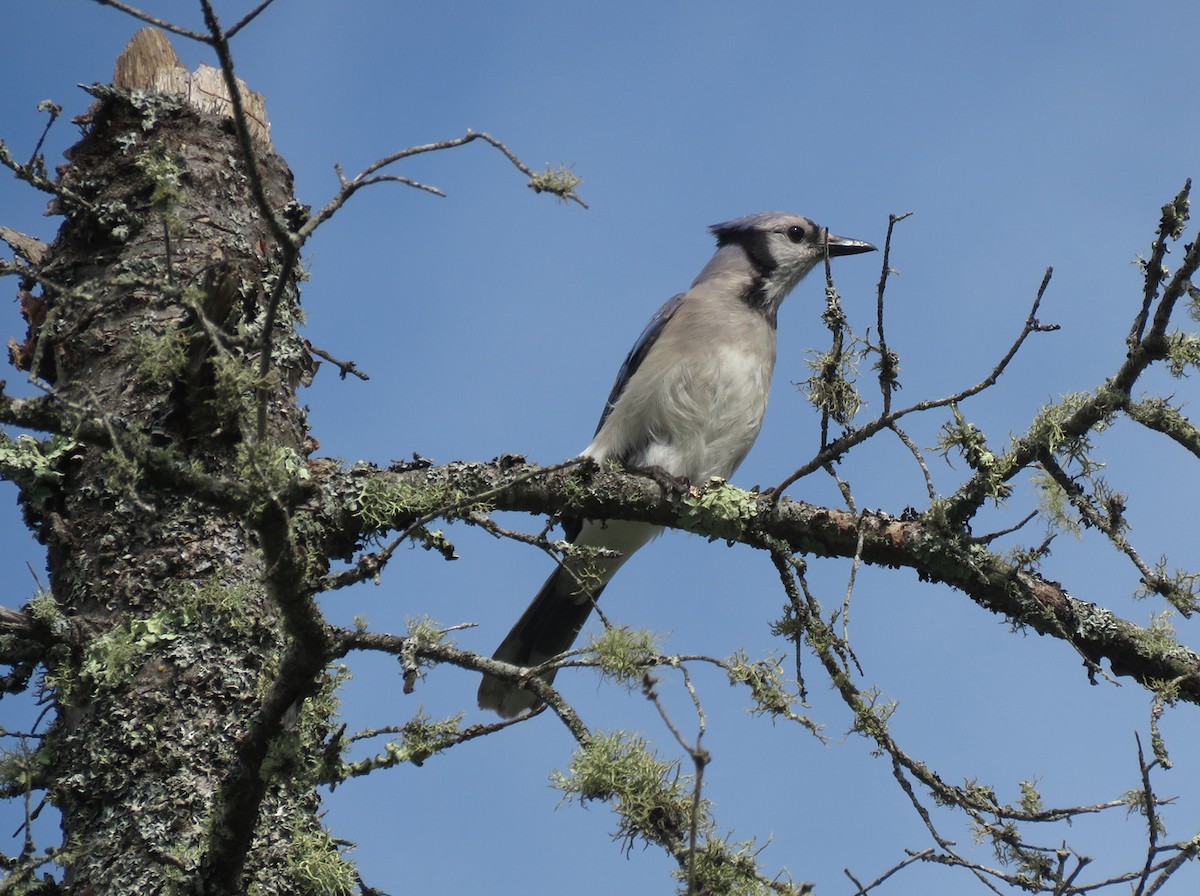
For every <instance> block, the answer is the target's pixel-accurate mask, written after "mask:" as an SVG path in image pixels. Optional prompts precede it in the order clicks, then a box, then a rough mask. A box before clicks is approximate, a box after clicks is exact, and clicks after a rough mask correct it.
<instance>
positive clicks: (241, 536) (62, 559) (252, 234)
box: [14, 31, 344, 894]
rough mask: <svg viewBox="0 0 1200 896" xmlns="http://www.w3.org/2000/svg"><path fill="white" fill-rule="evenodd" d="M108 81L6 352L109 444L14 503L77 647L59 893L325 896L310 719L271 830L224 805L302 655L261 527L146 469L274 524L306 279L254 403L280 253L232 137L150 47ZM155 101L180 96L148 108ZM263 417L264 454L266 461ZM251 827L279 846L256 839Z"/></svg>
mask: <svg viewBox="0 0 1200 896" xmlns="http://www.w3.org/2000/svg"><path fill="white" fill-rule="evenodd" d="M164 47H165V50H164ZM164 71H166V72H169V73H171V75H172V77H171V78H169V79H166V80H164V79H163V78H162V77H160V75H161V74H162V72H164ZM210 71H212V70H210ZM117 80H118V81H119V82H120V83H121V86H120V87H112V88H104V89H97V90H95V91H94V92H95V93H96V95H97V102H96V103H95V104H94V106H93V108H92V109H91V110H90V111H89V113H88V115H87V116H86V135H85V136H84V138H83V139H82V140H81V141H80V142H79V143H78V144H77V145H76V146H75V147H74V148H73V149H72V150H71V151H70V153H69V156H68V158H69V164H68V165H66V166H65V167H64V168H63V169H62V170H61V171H60V181H59V191H58V198H57V199H56V200H55V203H54V210H55V211H57V212H59V213H61V214H63V215H64V216H65V218H66V220H65V222H64V223H63V225H62V228H61V230H60V232H59V234H58V237H57V239H56V240H55V241H54V243H53V245H52V246H51V247H50V248H49V251H48V253H47V254H46V257H45V258H44V260H43V261H42V263H41V264H40V266H39V268H38V275H37V277H36V279H37V280H38V281H40V283H41V285H42V287H43V290H42V293H41V295H40V296H39V297H38V299H37V300H36V303H35V304H36V313H28V317H29V321H30V332H29V335H28V339H27V341H26V343H25V345H23V346H18V347H16V348H17V351H15V352H14V357H15V359H16V360H17V361H18V363H20V362H22V361H24V363H25V364H26V366H27V367H30V368H32V369H34V370H36V372H37V373H38V375H40V377H41V378H42V379H43V380H44V381H45V382H46V383H47V384H49V385H51V386H52V387H53V394H54V401H53V405H54V409H55V411H56V412H57V413H58V414H59V415H60V420H61V426H60V429H61V430H63V431H65V432H68V433H69V432H72V431H74V432H77V433H78V432H81V431H90V432H92V433H93V434H98V433H105V434H107V439H101V440H99V441H104V442H107V444H98V443H97V440H92V441H91V442H86V441H72V442H69V443H67V442H65V441H64V442H63V444H64V445H66V448H65V450H62V451H60V452H57V453H56V454H54V456H53V470H54V474H55V476H56V477H58V480H57V482H55V483H54V485H53V487H48V485H47V480H46V477H45V476H43V477H42V482H41V487H39V488H30V487H26V488H25V489H23V493H22V500H23V503H24V508H25V511H26V514H27V517H28V519H29V521H30V522H31V524H32V525H33V526H34V527H35V530H36V532H37V534H38V537H39V538H40V539H41V540H42V541H43V542H44V543H45V544H46V546H47V549H48V555H49V569H50V583H51V588H52V592H53V597H54V601H55V604H56V612H57V613H58V615H59V622H60V624H61V625H62V627H63V628H64V629H65V630H69V631H70V632H71V633H72V637H71V638H70V639H68V643H66V644H64V645H62V646H61V647H60V648H59V649H58V650H56V651H55V652H54V653H53V655H52V658H51V660H50V662H49V665H48V679H47V680H48V682H49V683H50V684H51V685H52V686H53V690H54V695H55V698H56V703H57V706H58V709H59V717H58V721H57V723H56V725H55V727H54V729H53V731H52V732H51V735H50V737H49V740H48V743H47V747H48V753H47V755H50V756H52V757H53V767H52V768H51V769H49V770H48V771H49V773H48V774H47V776H46V778H47V783H48V785H49V790H48V793H49V796H50V799H51V800H52V802H53V803H54V804H55V805H56V806H57V807H58V808H59V809H60V810H61V812H62V818H63V828H64V834H65V844H64V852H63V853H62V855H61V858H62V864H63V865H64V866H65V868H66V869H67V876H66V880H65V881H64V886H63V890H64V892H68V893H89V894H99V893H164V892H185V891H193V890H196V891H204V890H210V891H220V890H222V889H226V888H227V889H230V890H234V889H236V890H238V891H241V890H244V889H246V888H247V887H248V886H250V885H251V883H253V885H254V886H256V887H257V890H256V892H262V893H303V892H318V891H320V892H329V891H331V890H336V889H337V887H330V886H328V881H320V880H313V879H312V878H313V877H314V875H313V874H312V872H311V869H312V868H313V867H321V863H320V862H317V863H314V862H313V861H312V856H311V853H314V852H315V853H318V854H320V853H324V854H325V856H324V859H323V862H324V866H325V867H326V870H330V869H332V871H333V872H334V876H335V877H336V874H337V873H338V870H337V869H338V865H339V864H340V862H339V860H337V858H336V850H335V848H334V847H333V845H332V844H331V843H330V842H329V840H328V838H327V837H325V835H324V834H323V833H322V832H321V830H320V828H319V825H318V823H317V822H316V816H315V809H316V802H317V797H316V795H315V791H314V788H313V781H314V774H315V769H314V768H313V767H312V763H311V762H309V761H306V760H302V759H296V757H298V756H302V755H308V756H312V755H317V754H316V753H315V751H312V750H304V749H303V744H302V742H307V744H308V745H309V746H311V745H312V743H313V742H314V741H316V740H319V739H320V737H321V735H322V733H323V732H322V729H321V724H320V718H319V716H320V713H319V711H318V712H317V713H316V714H313V713H312V712H309V711H304V712H295V710H296V709H297V708H298V707H292V710H293V711H292V717H290V718H289V720H288V721H289V722H290V727H289V729H288V730H287V731H285V732H283V735H282V736H280V737H276V738H275V739H274V741H273V745H274V748H275V750H276V753H277V755H275V756H273V759H274V760H275V762H276V763H277V767H276V771H279V773H277V774H275V775H273V776H272V779H271V784H270V785H269V786H265V787H263V793H262V794H261V800H262V803H261V805H254V804H251V805H245V804H244V803H239V802H238V799H237V797H238V794H236V793H235V792H234V791H235V790H236V789H237V782H236V781H235V780H234V779H235V778H236V776H237V774H239V773H240V774H242V775H243V776H244V774H245V771H246V769H245V766H244V765H243V764H242V763H240V762H239V760H238V756H239V751H240V750H243V749H244V748H245V744H246V743H247V742H248V741H249V740H252V739H253V738H252V736H251V732H252V731H253V729H254V727H255V726H256V725H259V724H261V721H262V719H261V715H262V706H263V703H264V695H265V694H266V693H267V692H268V689H269V688H270V687H271V685H272V684H273V683H274V681H275V679H276V675H277V672H278V670H279V667H280V665H281V663H282V662H283V660H284V652H285V647H286V645H287V643H288V641H289V633H288V632H287V629H286V627H284V626H281V624H280V616H281V611H280V606H279V601H278V600H277V599H275V596H274V595H272V594H271V593H270V591H271V586H270V582H271V578H270V576H268V575H266V574H265V573H267V570H266V569H265V563H266V561H265V560H264V553H263V551H262V550H261V535H262V526H259V525H255V522H254V518H253V517H252V516H250V515H248V514H244V513H228V512H222V511H220V510H215V509H214V508H213V506H212V505H211V504H210V503H208V502H206V501H204V500H202V499H199V498H196V497H193V496H191V495H189V490H188V489H186V488H178V487H173V485H175V486H177V485H178V483H174V484H172V483H171V482H170V481H169V479H170V477H167V478H166V479H165V480H164V479H163V478H162V477H160V478H159V480H158V482H157V483H155V481H154V478H153V477H148V476H146V475H145V472H146V470H145V466H146V460H145V457H146V456H148V455H149V454H153V456H155V457H158V458H159V459H160V461H162V464H161V465H162V466H163V467H171V466H172V465H173V466H174V467H175V468H177V469H180V470H187V471H189V473H191V474H192V475H194V476H197V477H227V478H230V479H236V480H241V481H243V482H249V483H250V485H249V486H248V487H247V493H250V494H253V493H255V492H256V491H257V492H258V493H259V495H260V496H262V499H263V500H264V501H268V502H269V500H270V496H271V495H272V493H273V492H272V484H271V483H270V482H269V480H270V478H271V476H272V474H273V473H275V472H277V471H278V469H279V468H280V465H281V464H282V463H284V462H286V461H287V460H288V459H291V460H292V461H293V464H292V465H293V467H296V466H301V465H302V464H303V457H304V455H305V454H306V453H307V443H306V441H305V440H306V423H305V418H304V414H303V412H302V410H301V409H300V408H299V406H298V405H297V403H296V398H295V390H296V387H297V385H298V383H299V382H300V381H301V380H302V378H304V377H305V376H306V375H307V373H308V371H309V368H310V360H309V358H308V356H307V354H306V352H305V351H304V349H303V344H302V342H301V341H300V340H299V338H298V337H297V335H296V332H295V328H294V324H295V321H296V319H297V315H298V313H299V311H298V305H297V301H298V292H297V290H296V288H295V272H294V271H292V272H289V273H287V274H286V276H288V278H289V280H288V282H287V283H286V284H285V288H284V289H283V291H282V294H281V296H282V301H281V302H280V303H279V306H278V309H277V312H276V314H275V320H274V333H273V334H272V338H271V351H272V353H273V357H272V365H271V369H272V371H273V373H272V375H271V378H270V381H269V382H267V383H265V384H264V383H262V382H260V381H259V380H258V379H257V377H256V369H257V366H256V365H257V357H258V353H259V352H261V350H262V345H263V338H262V336H263V333H262V329H263V326H264V320H265V319H266V306H267V303H268V301H269V297H270V296H271V295H272V293H273V288H274V285H275V282H276V281H277V279H278V277H279V276H281V251H280V248H279V246H278V244H277V241H276V240H275V239H273V238H272V234H271V232H270V228H269V226H268V223H267V221H266V220H265V219H264V216H263V215H262V214H260V213H259V211H258V210H257V207H256V204H255V201H254V199H253V197H252V195H251V190H250V181H249V177H248V173H247V168H246V163H245V160H244V158H243V157H242V155H241V153H240V152H239V149H238V145H237V141H236V140H235V138H234V135H233V129H232V127H231V126H230V121H229V119H228V116H227V114H223V113H222V111H221V109H220V103H216V104H214V102H213V101H212V92H213V91H212V90H211V89H209V90H206V91H204V95H205V97H206V105H205V107H204V108H197V106H196V104H194V103H192V102H190V101H189V96H190V91H189V89H188V85H189V84H192V83H193V80H192V79H190V78H189V77H188V76H187V73H186V72H185V71H183V69H182V67H181V66H179V64H178V60H177V59H176V58H175V57H174V53H173V52H172V51H171V50H170V47H169V44H166V41H165V38H162V37H161V35H160V34H158V33H157V32H153V31H146V32H143V33H142V35H139V38H137V39H135V41H134V42H133V43H131V45H130V48H129V49H128V50H127V51H126V54H125V55H124V56H123V58H122V61H121V63H120V64H119V65H118V79H117ZM207 83H209V84H213V83H217V84H219V73H218V80H217V82H213V81H212V80H211V78H210V79H209V81H208V82H207ZM181 85H182V87H181ZM156 86H157V87H160V88H161V87H166V88H167V89H170V90H172V91H174V92H172V93H155V92H153V91H149V90H144V88H152V87H156ZM226 112H227V110H226ZM259 138H260V139H259V141H258V142H257V144H256V152H257V154H258V158H257V161H258V167H259V171H260V172H261V176H262V185H263V187H264V190H265V193H266V195H267V197H268V199H269V202H270V204H271V206H272V208H274V209H275V210H276V211H277V212H278V213H280V214H281V215H287V214H289V213H296V212H299V208H298V206H297V205H296V203H295V200H294V199H293V197H292V178H291V173H290V171H289V170H288V168H287V166H286V165H285V164H284V162H283V161H282V160H281V159H280V158H279V157H278V156H276V155H275V154H274V152H273V150H272V149H271V147H270V145H269V143H266V142H262V141H263V140H264V139H265V131H264V132H260V134H259ZM260 398H266V400H267V420H268V428H267V434H268V438H267V439H266V440H264V441H263V442H261V443H258V442H256V441H255V428H254V417H255V411H256V408H257V402H258V401H259V400H260ZM304 684H307V685H308V687H307V690H308V692H310V693H312V692H315V691H316V690H317V689H319V681H318V680H317V679H316V678H311V680H310V681H309V682H307V683H304ZM314 720H315V721H314ZM289 745H291V746H296V747H298V749H297V750H295V751H294V752H293V751H289V749H288V747H289ZM263 749H265V746H264V747H263ZM289 766H290V767H289ZM280 768H282V771H280ZM256 770H257V769H256ZM255 777H256V778H260V777H261V776H257V775H256V776H255ZM241 783H242V784H244V782H241ZM230 805H237V806H240V810H239V812H237V813H230V812H229V811H228V807H229V806H230ZM262 814H265V815H267V816H268V817H270V818H271V819H272V823H271V824H270V825H269V826H265V825H258V824H256V822H257V819H258V818H259V817H261V815H262ZM239 816H240V817H239ZM247 816H248V817H247ZM239 828H241V829H244V830H243V836H245V835H246V834H248V833H249V832H253V843H252V846H251V847H250V849H249V851H248V853H247V854H245V856H244V867H243V856H240V855H237V854H236V850H228V849H226V850H214V849H213V844H214V843H215V842H218V841H221V840H222V839H225V840H228V839H229V838H230V837H235V838H236V836H237V833H238V832H237V829H239ZM343 871H344V869H343ZM317 876H319V875H317Z"/></svg>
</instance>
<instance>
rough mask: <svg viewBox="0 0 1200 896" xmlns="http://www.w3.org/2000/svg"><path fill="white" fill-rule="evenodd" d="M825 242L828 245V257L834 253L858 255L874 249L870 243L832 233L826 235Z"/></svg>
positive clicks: (834, 254) (831, 256)
mask: <svg viewBox="0 0 1200 896" xmlns="http://www.w3.org/2000/svg"><path fill="white" fill-rule="evenodd" d="M826 244H827V245H828V246H829V257H830V258H833V257H834V256H836V255H858V254H859V253H860V252H874V251H875V247H874V246H872V245H871V244H870V243H865V242H863V241H862V240H852V239H849V238H848V237H844V236H834V235H833V234H832V233H830V234H828V235H827V236H826Z"/></svg>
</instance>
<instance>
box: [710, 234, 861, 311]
mask: <svg viewBox="0 0 1200 896" xmlns="http://www.w3.org/2000/svg"><path fill="white" fill-rule="evenodd" d="M709 231H710V232H711V233H712V234H713V236H715V237H716V238H717V246H718V247H719V249H724V248H726V247H731V248H733V247H735V248H736V249H740V250H741V251H742V252H743V253H744V257H745V259H746V260H747V261H748V262H749V263H750V265H751V266H752V267H753V269H754V271H755V273H756V276H755V278H754V279H755V291H756V293H757V295H756V296H755V300H756V301H757V302H758V303H760V304H761V307H762V308H763V310H764V311H765V312H766V313H768V314H769V315H770V317H771V319H774V315H775V312H776V310H778V308H779V305H780V303H781V302H782V301H783V299H784V297H785V296H786V295H787V294H788V293H789V292H791V291H792V288H793V287H794V286H795V285H796V284H797V283H799V282H800V281H801V280H802V279H804V275H805V274H807V273H808V272H809V271H811V270H812V269H813V267H815V266H816V264H817V263H818V262H820V261H822V260H823V259H824V258H825V253H826V252H827V251H828V253H829V255H830V257H834V256H837V255H857V254H858V253H860V252H873V251H875V247H874V246H872V245H871V244H870V243H866V242H863V241H862V240H852V239H848V238H847V237H842V236H835V235H833V234H832V233H830V232H829V231H828V230H826V229H825V228H823V227H820V226H819V225H817V224H816V223H815V222H814V221H813V220H812V219H811V218H805V217H802V216H800V215H793V214H790V213H788V212H761V213H759V214H757V215H747V216H746V217H744V218H738V219H736V220H734V221H726V222H725V223H724V224H714V225H713V226H712V227H710V228H709ZM721 254H722V253H721V252H718V257H720V255H721ZM714 261H716V259H714ZM701 276H703V275H701Z"/></svg>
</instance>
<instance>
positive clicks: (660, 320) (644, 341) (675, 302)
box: [593, 292, 687, 435]
mask: <svg viewBox="0 0 1200 896" xmlns="http://www.w3.org/2000/svg"><path fill="white" fill-rule="evenodd" d="M686 295H687V293H683V292H681V293H680V294H679V295H677V296H672V297H671V298H670V299H668V300H667V301H666V304H664V305H663V306H662V307H661V308H659V309H658V310H657V311H655V312H654V316H653V317H652V318H650V322H649V323H648V324H646V329H644V330H642V335H641V336H639V337H638V340H637V342H635V343H634V344H633V348H632V349H630V351H629V355H628V356H627V357H626V358H625V363H624V364H622V365H621V369H620V370H618V371H617V381H616V382H615V383H613V387H612V392H611V393H610V394H609V396H608V401H607V402H606V403H605V405H604V413H603V414H601V415H600V422H599V423H597V424H596V432H597V433H598V432H600V430H601V428H602V427H603V426H604V421H605V420H607V419H608V415H609V414H610V413H612V409H613V405H615V404H616V403H617V399H618V398H620V397H621V393H622V392H624V391H625V386H626V385H627V384H628V383H629V380H630V378H631V377H632V376H633V375H634V373H636V372H637V369H638V368H639V367H641V366H642V361H644V360H646V355H647V354H649V352H650V349H651V348H652V347H653V346H654V343H655V342H657V341H658V337H659V335H660V334H661V333H662V331H663V327H665V326H666V325H667V321H669V320H670V319H671V318H672V317H673V316H674V315H675V312H676V311H678V310H679V306H680V305H682V304H683V299H684V296H686ZM593 435H595V433H593Z"/></svg>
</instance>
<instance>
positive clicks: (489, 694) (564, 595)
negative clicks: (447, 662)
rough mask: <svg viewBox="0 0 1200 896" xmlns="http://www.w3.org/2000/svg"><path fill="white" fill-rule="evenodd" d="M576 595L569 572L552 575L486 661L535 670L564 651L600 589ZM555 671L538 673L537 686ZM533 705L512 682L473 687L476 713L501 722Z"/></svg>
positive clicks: (490, 680)
mask: <svg viewBox="0 0 1200 896" xmlns="http://www.w3.org/2000/svg"><path fill="white" fill-rule="evenodd" d="M578 589H579V585H578V583H577V582H576V581H575V577H574V576H573V575H572V574H571V573H570V572H568V571H567V570H565V569H563V568H562V567H558V568H557V569H555V570H554V572H553V573H551V574H550V577H549V578H548V579H546V584H544V585H542V588H541V590H540V591H538V593H537V596H536V597H534V599H533V601H532V602H531V603H530V604H529V606H528V607H526V608H525V612H524V613H522V614H521V618H520V619H518V620H517V624H516V625H514V626H513V627H512V630H511V631H510V632H509V633H508V635H507V636H506V637H505V639H504V640H503V641H502V642H501V644H500V646H499V647H498V648H496V652H495V653H494V654H492V659H495V660H500V661H502V662H505V663H512V664H513V665H515V666H536V665H538V664H539V663H543V662H545V661H546V660H548V659H550V658H551V657H554V656H557V655H558V654H560V653H562V652H564V651H566V650H569V649H570V648H571V645H572V644H574V643H575V638H576V637H578V635H579V632H580V630H581V629H582V628H583V626H584V623H585V622H587V618H588V616H589V615H590V614H591V612H592V606H593V604H594V602H595V600H596V598H598V597H599V596H600V592H601V591H603V590H604V586H603V585H601V586H600V587H599V588H596V589H595V590H593V591H591V592H590V594H588V595H583V596H581V595H580V594H579V592H578ZM581 597H582V599H581ZM555 671H557V670H554V669H551V670H550V671H549V672H545V673H543V674H542V676H541V678H542V680H543V681H545V682H546V683H547V684H549V683H550V682H551V681H553V680H554V673H555ZM537 703H538V700H537V698H536V697H535V696H534V695H533V694H532V693H531V692H530V691H527V690H525V689H523V688H521V687H520V686H519V685H517V683H516V682H512V681H505V680H503V679H500V678H496V677H494V676H492V675H484V676H483V682H482V683H481V684H480V685H479V706H480V708H481V709H492V710H495V711H496V712H497V713H499V714H500V715H501V716H503V717H504V718H511V717H512V716H515V715H516V714H517V713H519V712H521V711H522V710H525V709H530V708H532V707H533V706H535V705H537Z"/></svg>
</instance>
